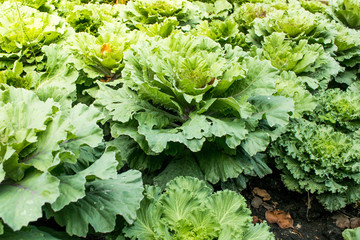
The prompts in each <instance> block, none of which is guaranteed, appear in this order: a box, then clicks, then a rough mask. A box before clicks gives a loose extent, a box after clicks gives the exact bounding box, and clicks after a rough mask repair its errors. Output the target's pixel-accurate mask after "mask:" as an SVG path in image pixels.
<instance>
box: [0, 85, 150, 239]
mask: <svg viewBox="0 0 360 240" xmlns="http://www.w3.org/2000/svg"><path fill="white" fill-rule="evenodd" d="M3 88H4V89H3V90H1V91H0V109H1V111H0V112H1V114H0V132H1V135H0V136H1V138H0V139H1V141H0V169H1V170H0V190H1V191H0V192H1V193H0V202H1V206H0V217H1V219H2V220H3V221H4V223H5V224H6V225H8V226H9V227H10V228H11V229H13V230H14V231H17V230H20V228H21V227H23V226H27V225H28V223H29V222H31V221H35V220H37V219H38V218H39V217H41V216H42V208H43V207H44V206H45V204H47V205H46V207H48V209H47V215H48V216H54V217H55V220H56V221H58V222H59V224H61V225H66V226H67V233H69V234H70V235H74V234H75V235H79V236H84V237H85V236H86V234H87V232H88V224H91V225H92V226H93V227H94V229H95V230H96V231H99V232H108V231H112V230H113V229H114V227H115V217H116V215H122V216H123V217H124V218H125V220H126V221H127V222H129V223H132V222H133V221H134V218H135V212H136V210H137V209H138V207H139V203H140V200H141V199H142V194H141V192H142V190H143V188H142V181H141V174H140V172H138V171H134V170H132V171H128V172H125V173H122V174H117V168H118V164H119V163H118V161H116V159H115V152H111V151H109V152H104V147H101V146H99V145H100V144H101V143H102V139H103V134H102V130H101V129H100V127H99V126H98V125H97V122H98V121H100V120H102V119H103V118H104V116H103V115H102V114H101V113H100V112H99V111H98V110H97V109H96V108H94V106H86V105H83V104H77V105H75V106H73V107H72V106H71V102H70V104H69V105H66V104H65V103H63V104H62V105H60V104H59V103H57V102H55V101H54V100H53V99H52V98H48V99H46V101H42V100H40V99H39V97H38V96H37V95H36V94H35V93H34V92H32V91H28V90H25V89H21V88H13V87H6V86H4V87H3ZM84 123H86V124H84ZM96 147H98V149H97V150H93V149H94V148H96ZM130 186H131V187H130ZM110 191H111V192H112V193H111V194H109V192H110ZM128 191H131V192H130V193H128ZM110 197H112V198H111V199H112V200H111V202H112V203H111V204H110V202H109V200H108V199H109V198H110ZM89 201H91V202H92V203H93V204H96V202H99V208H97V206H93V207H89ZM100 202H101V204H102V205H101V204H100ZM114 203H117V204H116V205H114ZM124 203H125V204H124ZM101 206H102V207H101ZM123 206H126V208H124V207H123ZM50 207H51V208H50ZM74 207H75V210H72V209H73V208H74ZM64 212H65V213H67V217H66V218H65V217H61V216H62V214H64ZM71 214H75V215H73V216H72V217H69V216H71ZM105 215H106V217H105V220H104V221H102V220H101V221H100V219H97V218H96V216H98V217H100V216H105ZM79 216H81V221H80V220H79V219H78V218H79ZM59 219H60V220H59ZM98 220H99V221H98ZM74 221H75V222H74ZM75 223H76V224H78V225H76V227H73V226H74V224H75ZM105 223H106V224H105ZM74 228H75V229H74ZM34 231H35V230H34ZM16 234H21V233H16ZM34 234H35V233H34Z"/></svg>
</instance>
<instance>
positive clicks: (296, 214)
mask: <svg viewBox="0 0 360 240" xmlns="http://www.w3.org/2000/svg"><path fill="white" fill-rule="evenodd" d="M255 187H258V188H260V189H263V190H266V191H267V192H268V193H269V194H270V196H271V199H270V200H267V201H261V200H260V202H259V198H260V199H261V197H257V196H256V194H254V192H253V189H254V188H255ZM241 193H242V195H243V196H244V197H245V198H246V199H247V202H248V206H249V208H250V209H251V211H252V214H253V216H256V217H257V218H258V219H259V220H260V221H263V220H266V218H265V212H266V211H267V210H268V209H276V210H282V211H285V212H288V213H290V215H291V217H292V219H293V220H294V223H293V226H294V229H292V228H287V229H281V228H280V227H279V226H278V225H277V224H276V223H273V224H269V225H270V227H271V231H272V232H273V233H274V235H275V238H276V239H277V240H280V239H282V240H307V239H311V240H342V239H343V238H342V235H341V234H342V231H343V230H344V229H340V228H339V227H337V225H336V219H334V218H337V219H339V217H338V216H339V215H341V216H342V217H343V218H344V219H345V220H346V221H349V219H350V218H354V219H355V218H358V217H359V215H360V214H359V213H360V207H355V206H354V205H350V206H348V207H347V208H345V209H341V210H340V211H336V212H329V211H326V210H325V209H324V208H323V207H322V205H320V203H319V202H318V201H317V200H316V199H315V198H314V197H312V196H308V194H307V193H305V194H299V193H297V192H292V191H289V190H287V189H286V188H285V186H284V185H283V183H282V182H281V179H280V175H279V173H276V172H275V173H273V174H271V175H268V176H266V177H264V178H263V179H261V180H260V181H259V179H254V180H252V181H250V182H249V183H248V185H247V188H246V189H245V190H244V191H243V192H241ZM256 197H257V199H255V200H254V198H256ZM261 202H262V204H261V205H260V203H261ZM308 202H310V208H309V209H308V205H309V204H308ZM258 205H260V206H258ZM254 206H255V207H254ZM256 217H255V218H256ZM340 220H341V219H340ZM338 225H339V222H338ZM343 225H344V224H343ZM345 225H346V224H345Z"/></svg>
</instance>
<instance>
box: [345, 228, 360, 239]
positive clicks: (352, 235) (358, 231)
mask: <svg viewBox="0 0 360 240" xmlns="http://www.w3.org/2000/svg"><path fill="white" fill-rule="evenodd" d="M342 236H343V238H344V239H345V240H356V239H359V238H360V228H359V227H358V228H355V229H345V230H344V231H343V233H342Z"/></svg>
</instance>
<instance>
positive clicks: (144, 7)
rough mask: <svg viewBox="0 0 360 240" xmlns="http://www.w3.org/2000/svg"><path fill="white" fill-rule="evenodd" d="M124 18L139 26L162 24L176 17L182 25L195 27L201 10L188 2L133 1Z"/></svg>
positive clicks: (128, 6) (167, 0)
mask: <svg viewBox="0 0 360 240" xmlns="http://www.w3.org/2000/svg"><path fill="white" fill-rule="evenodd" d="M123 13H124V16H123V18H124V19H126V20H127V21H128V22H129V24H131V25H133V26H135V27H136V25H137V24H154V23H161V22H163V21H165V20H166V19H167V18H170V17H174V18H176V20H177V21H178V22H179V23H180V25H181V26H182V25H190V26H192V25H194V24H196V23H197V22H198V21H199V19H198V16H197V14H199V8H198V7H196V6H195V5H193V4H192V3H190V2H188V1H186V0H171V1H170V0H132V1H129V2H128V3H127V5H126V8H125V9H124V11H123Z"/></svg>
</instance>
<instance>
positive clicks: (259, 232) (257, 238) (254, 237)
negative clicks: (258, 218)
mask: <svg viewBox="0 0 360 240" xmlns="http://www.w3.org/2000/svg"><path fill="white" fill-rule="evenodd" d="M244 240H275V236H274V234H273V233H271V232H270V231H269V226H268V225H267V224H266V223H265V222H263V223H260V224H256V225H252V226H250V228H249V230H248V231H247V232H246V234H245V236H244Z"/></svg>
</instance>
